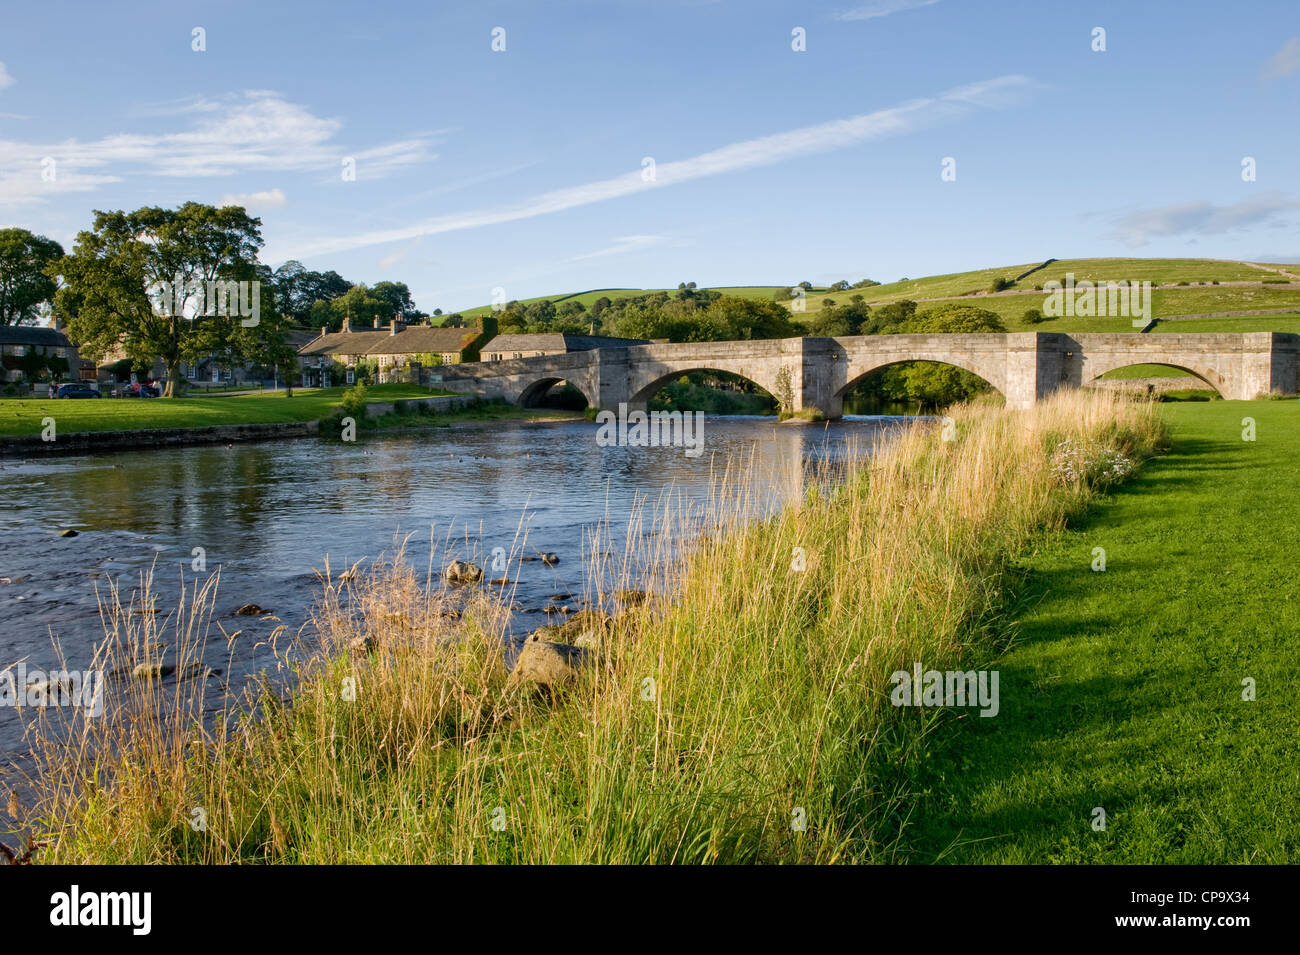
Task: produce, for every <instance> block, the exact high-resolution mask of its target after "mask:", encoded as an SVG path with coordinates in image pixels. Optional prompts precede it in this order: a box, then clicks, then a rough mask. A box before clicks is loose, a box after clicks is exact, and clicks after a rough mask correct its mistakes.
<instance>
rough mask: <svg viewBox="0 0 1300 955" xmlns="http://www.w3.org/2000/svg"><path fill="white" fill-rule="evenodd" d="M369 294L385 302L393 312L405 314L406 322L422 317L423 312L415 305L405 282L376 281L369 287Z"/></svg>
mask: <svg viewBox="0 0 1300 955" xmlns="http://www.w3.org/2000/svg"><path fill="white" fill-rule="evenodd" d="M370 294H371V295H373V296H374V297H375V298H378V299H382V300H383V301H385V302H387V303H388V304H389V305H390V306H391V307H392V310H393V312H394V313H395V314H400V315H403V316H405V317H406V320H407V321H408V322H412V323H413V322H415V321H417V320H418V319H421V318H423V317H424V313H423V312H421V311H420V310H419V309H417V308H416V307H415V301H414V300H413V299H412V298H411V290H410V289H409V288H407V286H406V283H405V282H376V283H375V284H374V285H372V286H371V287H370Z"/></svg>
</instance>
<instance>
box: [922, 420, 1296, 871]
mask: <svg viewBox="0 0 1300 955" xmlns="http://www.w3.org/2000/svg"><path fill="white" fill-rule="evenodd" d="M1162 415H1163V416H1164V417H1165V418H1166V419H1167V420H1168V422H1169V423H1170V425H1171V426H1172V429H1173V447H1172V450H1171V452H1170V453H1169V454H1168V455H1165V456H1163V457H1162V458H1160V459H1159V460H1157V461H1154V462H1152V463H1151V464H1150V465H1148V466H1147V467H1146V468H1145V469H1144V470H1143V473H1142V474H1141V476H1140V477H1139V478H1138V479H1137V480H1136V481H1133V482H1132V483H1130V484H1128V485H1126V486H1125V487H1123V488H1121V489H1119V490H1118V491H1117V492H1116V493H1115V494H1114V495H1112V496H1109V497H1108V498H1107V499H1106V500H1104V501H1101V502H1098V504H1097V506H1096V507H1095V508H1093V509H1092V510H1091V511H1090V512H1089V513H1088V514H1087V515H1086V516H1084V517H1083V518H1082V519H1081V520H1079V521H1076V522H1074V523H1073V524H1072V525H1071V526H1070V527H1069V528H1068V529H1067V530H1065V531H1063V532H1062V533H1060V534H1058V535H1055V536H1054V537H1053V538H1052V539H1051V540H1049V541H1048V542H1047V543H1045V544H1044V545H1043V546H1042V547H1041V548H1039V549H1038V550H1037V551H1036V552H1035V553H1033V554H1032V555H1030V556H1029V557H1028V558H1027V559H1026V560H1025V561H1023V563H1021V564H1020V566H1019V573H1020V574H1021V575H1023V577H1024V582H1023V585H1022V591H1023V594H1024V606H1025V612H1024V614H1023V616H1022V617H1021V618H1020V621H1019V625H1018V631H1019V633H1018V637H1017V639H1016V642H1015V646H1014V648H1013V649H1012V650H1011V651H1010V652H1009V653H1008V654H1007V656H1006V657H1005V658H1004V659H1003V660H1002V662H1001V663H1000V669H1001V693H1002V708H1001V712H1000V714H999V715H998V717H997V719H995V720H978V719H975V720H966V721H965V723H966V724H967V725H965V726H964V727H963V728H962V729H960V730H954V731H952V732H950V733H944V734H942V739H939V738H936V739H935V740H933V745H932V747H931V748H930V749H929V750H928V751H927V752H926V758H924V759H919V760H916V761H915V762H914V764H913V766H912V771H911V773H910V774H909V780H908V787H909V788H910V789H912V790H913V791H915V792H918V793H922V794H925V795H924V797H923V798H922V799H921V800H920V801H919V804H918V807H917V811H916V812H914V813H913V814H912V815H911V817H910V818H909V820H908V822H907V824H906V825H905V827H904V828H903V833H902V836H903V837H902V840H901V843H900V846H901V848H902V851H903V853H904V855H905V857H906V858H909V859H912V860H914V861H934V860H943V861H948V862H959V863H990V862H1016V863H1024V862H1028V863H1044V862H1060V863H1156V862H1159V863H1205V864H1217V863H1246V862H1252V863H1294V862H1295V861H1296V859H1297V858H1298V857H1300V765H1298V764H1297V761H1296V758H1295V740H1296V739H1297V737H1300V708H1298V707H1297V703H1300V692H1298V690H1300V687H1298V685H1297V670H1296V666H1295V656H1296V654H1295V646H1296V629H1297V628H1296V624H1295V621H1296V619H1297V617H1298V615H1300V579H1298V578H1297V577H1296V575H1295V573H1294V566H1295V553H1294V551H1295V540H1296V537H1297V535H1300V500H1298V499H1297V497H1296V494H1295V487H1296V484H1297V482H1298V481H1300V420H1297V411H1296V403H1295V402H1294V401H1254V402H1241V401H1233V402H1214V403H1210V404H1169V405H1163V406H1162ZM1245 419H1251V421H1253V423H1254V431H1253V435H1254V440H1243V435H1245V436H1247V437H1249V436H1250V434H1251V432H1250V431H1249V430H1248V429H1249V426H1250V423H1251V421H1246V420H1245ZM1096 548H1103V549H1104V551H1105V571H1104V572H1098V571H1094V569H1093V566H1094V563H1095V561H1096V559H1097V558H1096V551H1095V549H1096ZM1248 679H1249V680H1251V681H1253V683H1254V692H1255V696H1256V698H1255V699H1254V700H1253V701H1248V700H1245V699H1243V693H1245V692H1246V687H1245V686H1243V681H1246V680H1248ZM1098 807H1100V808H1102V809H1103V810H1104V811H1105V814H1106V825H1105V830H1104V831H1099V830H1097V829H1095V828H1094V827H1093V818H1094V811H1095V810H1096V809H1097V808H1098Z"/></svg>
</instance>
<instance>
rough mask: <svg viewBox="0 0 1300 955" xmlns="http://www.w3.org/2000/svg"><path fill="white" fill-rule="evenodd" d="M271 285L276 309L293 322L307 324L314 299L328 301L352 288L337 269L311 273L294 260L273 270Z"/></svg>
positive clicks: (315, 301)
mask: <svg viewBox="0 0 1300 955" xmlns="http://www.w3.org/2000/svg"><path fill="white" fill-rule="evenodd" d="M274 285H275V304H276V308H278V309H279V311H280V314H281V315H283V316H285V317H286V318H287V319H289V320H290V321H292V322H293V323H295V324H297V325H306V324H310V322H311V318H312V307H313V306H314V305H315V304H316V303H317V302H329V301H330V300H331V299H335V298H338V297H339V296H340V295H342V294H343V293H344V292H346V291H347V290H348V289H350V288H352V283H351V282H349V281H348V280H347V279H345V278H344V277H343V276H341V275H339V274H338V273H337V272H334V271H330V272H313V271H311V270H310V269H307V268H305V267H304V266H303V264H302V263H301V262H298V261H296V260H294V259H290V260H289V261H288V262H285V263H284V264H283V265H281V266H280V267H279V268H278V269H276V270H275V275H274Z"/></svg>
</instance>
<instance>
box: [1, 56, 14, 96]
mask: <svg viewBox="0 0 1300 955" xmlns="http://www.w3.org/2000/svg"><path fill="white" fill-rule="evenodd" d="M13 85H14V78H13V77H12V76H10V75H9V68H8V67H7V66H5V65H4V62H3V61H0V90H3V89H8V88H9V87H11V86H13Z"/></svg>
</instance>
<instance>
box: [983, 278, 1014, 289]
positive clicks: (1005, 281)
mask: <svg viewBox="0 0 1300 955" xmlns="http://www.w3.org/2000/svg"><path fill="white" fill-rule="evenodd" d="M1015 284H1016V283H1015V282H1013V281H1011V279H1009V278H1007V277H1006V276H1005V275H1002V276H999V277H998V278H995V279H994V280H993V282H992V284H990V285H989V291H990V292H1001V291H1002V290H1003V289H1009V288H1011V286H1013V285H1015Z"/></svg>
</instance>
